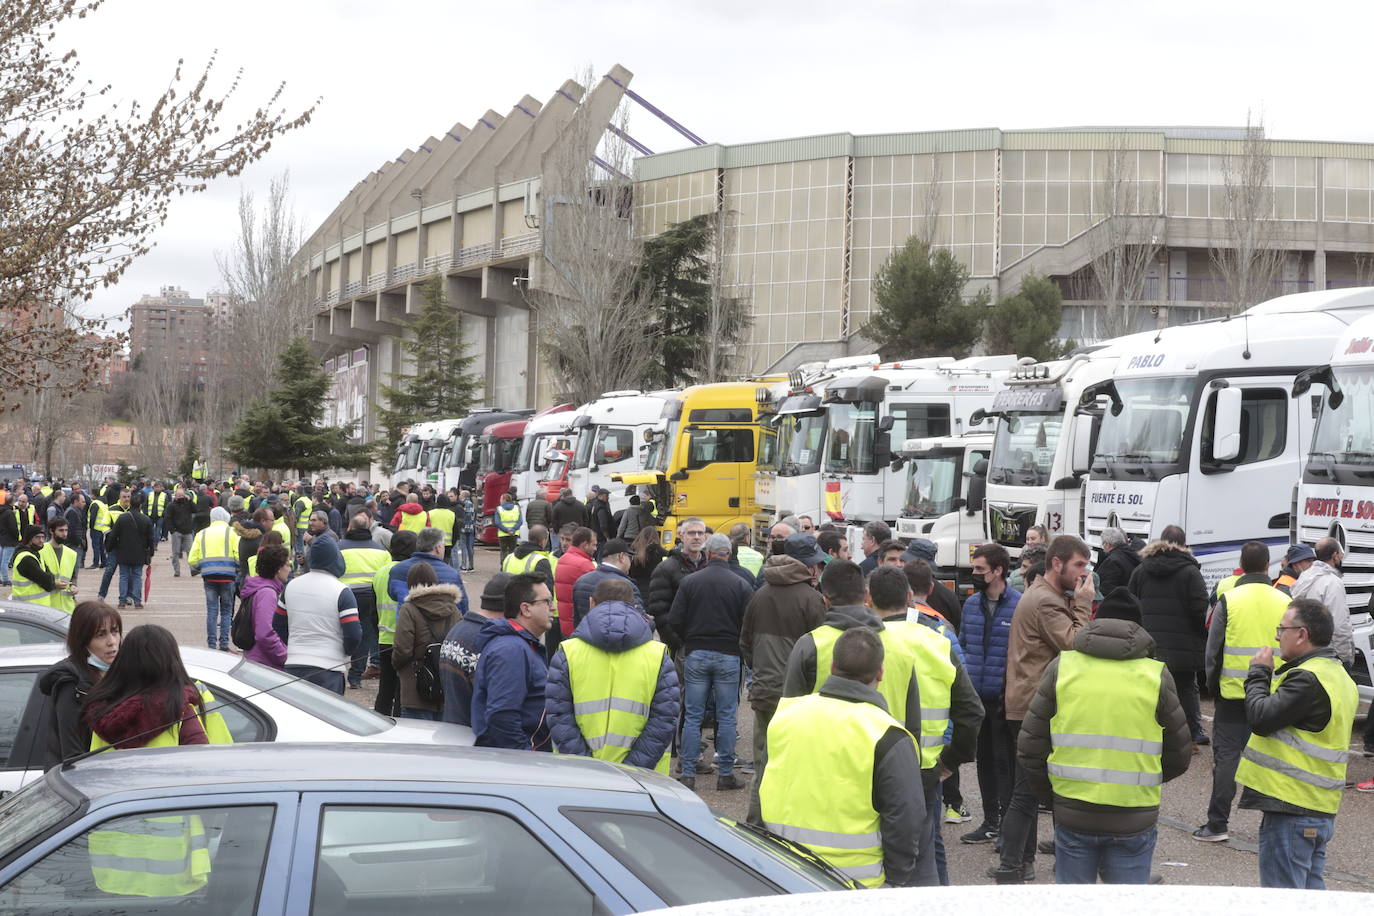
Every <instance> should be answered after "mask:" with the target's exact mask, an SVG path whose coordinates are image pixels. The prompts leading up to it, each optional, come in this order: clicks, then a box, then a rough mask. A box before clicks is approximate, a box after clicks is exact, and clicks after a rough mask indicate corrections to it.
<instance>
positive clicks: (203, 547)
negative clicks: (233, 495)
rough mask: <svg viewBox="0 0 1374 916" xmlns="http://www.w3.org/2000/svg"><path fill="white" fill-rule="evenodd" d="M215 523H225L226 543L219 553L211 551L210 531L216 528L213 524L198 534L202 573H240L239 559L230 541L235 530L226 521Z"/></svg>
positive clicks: (223, 574)
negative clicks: (231, 547)
mask: <svg viewBox="0 0 1374 916" xmlns="http://www.w3.org/2000/svg"><path fill="white" fill-rule="evenodd" d="M214 524H215V525H224V543H223V544H222V545H220V552H219V553H215V554H212V553H210V533H211V532H212V531H213V530H214V527H213V525H212V526H211V527H210V528H206V529H205V530H204V531H202V532H200V534H197V535H196V540H197V541H198V542H199V544H200V563H199V569H200V574H201V575H202V576H206V575H212V576H230V577H235V576H237V575H238V574H239V560H238V556H237V555H236V554H235V552H234V551H233V550H231V549H230V546H229V541H230V539H231V538H232V537H233V536H234V532H233V530H232V529H231V528H230V527H229V526H228V525H227V524H225V523H224V522H215V523H214ZM193 549H194V548H193Z"/></svg>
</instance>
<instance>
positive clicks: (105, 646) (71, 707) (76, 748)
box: [38, 601, 124, 768]
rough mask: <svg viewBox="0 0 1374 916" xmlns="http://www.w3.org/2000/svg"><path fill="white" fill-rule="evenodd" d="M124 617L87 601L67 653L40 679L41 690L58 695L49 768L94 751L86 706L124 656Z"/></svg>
mask: <svg viewBox="0 0 1374 916" xmlns="http://www.w3.org/2000/svg"><path fill="white" fill-rule="evenodd" d="M123 633H124V621H123V620H122V619H121V618H120V616H119V611H117V610H115V609H114V608H112V607H110V606H109V605H108V604H106V603H105V602H103V601H83V602H81V603H80V604H78V605H77V606H76V610H75V611H73V612H72V619H71V621H70V622H69V624H68V626H67V657H66V658H64V659H62V661H60V662H58V663H57V664H55V665H53V666H52V667H51V668H49V669H48V670H47V671H45V672H43V676H42V677H40V678H39V679H38V689H39V690H41V691H43V693H44V694H46V695H47V696H49V697H51V698H52V710H53V712H52V728H51V730H49V732H48V736H47V745H46V753H45V756H44V758H43V766H44V768H47V767H50V766H53V765H55V764H57V763H60V762H61V761H63V760H65V759H67V758H68V757H73V756H75V755H77V754H84V753H85V752H86V751H88V750H90V749H91V730H90V728H88V727H87V726H86V723H84V722H83V721H81V710H82V707H83V706H84V705H85V702H86V697H87V695H88V694H89V693H90V692H91V688H92V687H94V686H95V685H96V682H97V681H99V680H100V679H101V677H102V676H103V675H104V674H105V672H106V671H108V670H109V669H110V663H111V662H113V661H114V660H115V656H116V655H118V654H119V641H120V638H121V637H122V636H123Z"/></svg>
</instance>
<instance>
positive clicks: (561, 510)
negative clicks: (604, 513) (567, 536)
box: [549, 488, 591, 546]
mask: <svg viewBox="0 0 1374 916" xmlns="http://www.w3.org/2000/svg"><path fill="white" fill-rule="evenodd" d="M549 518H550V520H551V524H550V527H551V528H552V529H553V530H554V531H562V530H563V526H564V525H576V526H577V527H579V528H590V527H591V526H590V525H588V524H587V507H586V506H584V505H582V501H581V500H579V499H578V498H577V497H576V496H574V495H573V492H572V490H569V489H566V488H565V489H564V490H563V492H561V493H559V494H558V498H557V499H556V500H554V501H553V504H552V505H551V506H550V507H549ZM565 546H566V545H565Z"/></svg>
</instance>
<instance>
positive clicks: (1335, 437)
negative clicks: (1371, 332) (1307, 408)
mask: <svg viewBox="0 0 1374 916" xmlns="http://www.w3.org/2000/svg"><path fill="white" fill-rule="evenodd" d="M1335 375H1336V383H1337V384H1338V385H1340V388H1341V392H1342V393H1343V394H1344V395H1345V399H1344V400H1342V401H1341V404H1340V406H1339V407H1334V408H1333V407H1329V406H1323V407H1322V413H1321V418H1320V419H1319V420H1318V421H1317V435H1316V438H1315V439H1314V440H1313V442H1312V457H1313V459H1314V461H1313V464H1329V463H1330V462H1331V461H1333V460H1334V461H1335V462H1336V463H1337V464H1358V465H1370V464H1374V367H1372V368H1360V369H1337V370H1335ZM1323 404H1325V402H1323Z"/></svg>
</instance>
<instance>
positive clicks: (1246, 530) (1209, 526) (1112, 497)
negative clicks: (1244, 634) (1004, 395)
mask: <svg viewBox="0 0 1374 916" xmlns="http://www.w3.org/2000/svg"><path fill="white" fill-rule="evenodd" d="M1371 312H1374V289H1343V290H1322V291H1319V292H1312V293H1300V294H1297V295H1291V296H1281V297H1279V298H1277V299H1271V300H1269V301H1267V302H1262V303H1260V304H1259V305H1256V306H1254V307H1253V308H1250V309H1248V310H1247V311H1245V312H1243V313H1241V314H1240V315H1235V316H1232V317H1229V318H1222V319H1216V320H1211V321H1199V322H1194V323H1192V324H1188V325H1183V326H1180V327H1172V328H1164V329H1162V330H1160V331H1159V332H1157V333H1154V334H1146V335H1144V336H1143V337H1142V336H1140V335H1135V336H1133V337H1132V338H1130V339H1122V340H1121V341H1118V342H1117V345H1116V349H1117V350H1118V351H1119V353H1120V357H1119V360H1118V362H1117V364H1116V370H1115V372H1114V374H1113V377H1112V378H1109V379H1105V380H1103V381H1101V382H1099V383H1097V384H1095V385H1092V386H1090V387H1089V388H1088V389H1087V391H1086V392H1085V395H1086V397H1087V398H1090V399H1091V398H1099V399H1104V400H1105V402H1106V404H1107V406H1106V411H1105V413H1104V414H1103V416H1102V425H1101V430H1100V432H1099V435H1098V438H1097V442H1096V447H1095V448H1094V452H1093V459H1092V466H1091V474H1090V476H1089V479H1088V483H1087V487H1086V495H1087V521H1086V538H1087V541H1088V543H1089V544H1090V545H1092V546H1097V545H1098V544H1099V543H1100V541H1101V534H1102V529H1103V528H1105V527H1107V526H1109V525H1110V526H1115V527H1119V528H1121V529H1123V530H1124V531H1125V532H1126V533H1127V534H1130V535H1135V536H1138V537H1141V538H1143V539H1145V540H1147V541H1148V540H1154V539H1157V538H1158V537H1159V536H1160V532H1161V531H1162V530H1163V528H1164V527H1165V526H1167V525H1179V526H1181V527H1182V528H1183V530H1184V532H1185V533H1186V535H1187V538H1188V544H1189V546H1190V548H1191V549H1192V551H1193V554H1194V555H1195V556H1196V557H1197V558H1198V560H1199V562H1200V563H1201V565H1202V574H1203V578H1204V579H1205V580H1206V581H1207V583H1208V585H1209V586H1210V585H1211V584H1213V583H1215V582H1216V581H1218V580H1220V579H1222V578H1225V577H1226V576H1229V575H1231V573H1232V572H1233V571H1234V569H1235V568H1236V566H1237V564H1238V562H1239V557H1240V548H1241V545H1242V544H1244V543H1245V542H1246V541H1251V540H1257V541H1262V542H1264V543H1267V544H1269V545H1271V549H1272V552H1273V554H1274V556H1275V558H1276V560H1277V559H1278V555H1279V554H1281V553H1282V550H1283V548H1284V546H1286V545H1287V544H1288V542H1289V534H1290V526H1291V522H1292V516H1291V511H1292V494H1293V486H1294V483H1295V482H1296V481H1297V479H1298V477H1299V475H1300V473H1301V469H1302V466H1303V463H1304V461H1305V459H1306V455H1307V452H1308V450H1309V448H1310V443H1311V441H1312V432H1313V427H1314V424H1315V416H1316V410H1314V409H1313V405H1312V404H1311V403H1310V402H1308V401H1305V400H1300V399H1295V398H1292V397H1291V396H1290V395H1291V389H1292V386H1293V382H1294V379H1295V377H1296V376H1297V375H1298V374H1299V373H1300V372H1303V371H1304V370H1305V369H1308V368H1310V367H1312V366H1314V365H1317V364H1320V363H1322V362H1324V361H1326V360H1327V359H1329V358H1330V354H1331V348H1332V347H1333V346H1334V345H1335V343H1336V341H1337V340H1338V339H1339V338H1341V337H1342V335H1344V334H1345V332H1346V331H1347V330H1348V328H1349V326H1350V324H1351V322H1353V321H1355V320H1357V319H1358V318H1360V317H1362V316H1364V315H1366V314H1370V313H1371Z"/></svg>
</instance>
